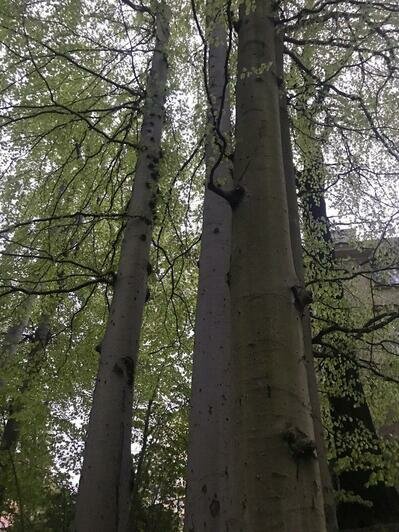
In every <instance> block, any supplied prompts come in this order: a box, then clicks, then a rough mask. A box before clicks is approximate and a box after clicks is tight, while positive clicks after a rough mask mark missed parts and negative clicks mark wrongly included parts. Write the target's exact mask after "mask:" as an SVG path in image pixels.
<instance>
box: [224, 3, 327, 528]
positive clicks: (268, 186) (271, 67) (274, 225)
mask: <svg viewBox="0 0 399 532" xmlns="http://www.w3.org/2000/svg"><path fill="white" fill-rule="evenodd" d="M274 16H275V13H274V12H273V8H272V2H271V1H269V0H267V1H265V0H256V1H255V2H253V7H252V8H251V7H248V6H247V10H246V9H245V7H244V6H242V7H241V9H240V19H239V25H238V83H237V126H236V151H235V157H234V161H235V162H234V178H235V185H236V186H241V187H243V189H244V196H243V198H242V200H241V202H240V203H239V205H238V206H237V207H236V209H235V210H234V211H233V224H232V258H231V309H232V368H233V386H234V399H235V404H234V417H235V420H234V421H235V426H234V460H233V462H232V463H233V465H234V467H233V481H232V486H233V489H234V498H235V503H236V505H237V506H238V508H239V509H240V514H241V515H240V519H239V522H237V523H235V525H234V527H232V529H231V530H233V531H234V532H235V531H242V532H243V531H245V532H248V531H251V532H265V531H268V532H271V531H276V532H277V531H278V532H281V531H282V530H286V531H294V530H295V532H323V531H325V530H326V526H325V517H324V510H323V498H322V493H321V482H320V474H319V467H318V464H317V458H316V457H315V456H314V447H313V444H312V442H313V441H314V434H313V423H312V418H311V409H310V404H309V395H308V386H307V376H306V367H305V362H304V353H303V336H302V319H301V314H302V312H303V307H302V302H301V300H300V299H298V298H297V297H296V295H295V290H294V289H293V288H294V287H295V286H298V285H299V284H300V281H299V279H298V276H297V274H296V271H295V265H294V260H293V256H292V246H291V238H290V226H289V215H288V207H287V197H286V188H285V176H284V167H283V155H282V146H281V131H280V113H279V89H278V80H277V76H276V53H275V27H274V22H273V18H274Z"/></svg>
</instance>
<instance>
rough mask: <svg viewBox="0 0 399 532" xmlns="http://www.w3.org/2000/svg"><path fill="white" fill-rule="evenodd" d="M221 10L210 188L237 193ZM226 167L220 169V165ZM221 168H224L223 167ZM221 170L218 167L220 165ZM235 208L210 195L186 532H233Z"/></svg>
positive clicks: (215, 39)
mask: <svg viewBox="0 0 399 532" xmlns="http://www.w3.org/2000/svg"><path fill="white" fill-rule="evenodd" d="M217 4H218V2H215V1H214V0H208V2H207V11H208V13H207V24H208V32H207V33H208V35H209V64H208V67H209V85H208V97H209V99H210V101H211V104H212V105H210V106H209V107H211V108H210V109H209V110H208V117H209V122H208V124H209V128H210V131H209V133H208V137H207V146H206V169H207V176H208V183H209V179H210V176H211V179H212V180H213V183H214V184H215V185H216V186H219V187H222V188H224V189H231V185H232V183H231V163H230V161H229V159H228V158H227V157H226V155H227V154H226V153H223V150H224V148H225V147H226V146H227V147H228V146H229V144H230V137H231V121H230V111H229V103H230V102H229V101H228V96H227V79H226V57H227V42H226V41H227V29H226V24H225V21H224V17H223V11H222V10H221V9H220V6H219V11H218V12H217V11H215V8H217ZM219 159H220V161H219ZM218 161H219V162H218ZM217 163H218V164H217ZM230 236H231V208H230V206H229V204H228V203H227V202H226V200H225V199H223V198H222V197H220V196H219V195H217V194H215V193H214V192H212V191H211V190H210V189H209V188H208V187H207V188H206V190H205V198H204V214H203V226H202V239H201V256H200V270H199V286H198V299H197V313H196V324H195V347H194V356H193V376H192V395H191V411H190V428H189V447H188V468H187V494H186V503H185V527H184V530H185V531H186V532H192V531H196V532H197V531H200V530H207V531H209V532H224V531H227V530H228V522H229V519H230V514H231V509H232V507H231V505H230V495H229V480H230V479H229V466H228V463H229V442H230V439H231V420H230V418H231V413H230V408H231V407H230V404H231V397H230V395H231V392H230V383H229V381H230V378H231V370H230V356H231V349H230V334H231V333H230V293H229V286H228V272H229V269H230Z"/></svg>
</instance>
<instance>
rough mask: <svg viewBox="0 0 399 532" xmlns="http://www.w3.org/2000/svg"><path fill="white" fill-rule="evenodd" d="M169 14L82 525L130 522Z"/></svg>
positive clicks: (96, 410)
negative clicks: (137, 374)
mask: <svg viewBox="0 0 399 532" xmlns="http://www.w3.org/2000/svg"><path fill="white" fill-rule="evenodd" d="M169 18H170V14H169V9H168V8H167V6H166V4H165V3H164V2H161V3H160V4H159V11H158V13H157V17H156V42H155V49H154V53H153V58H152V65H151V70H150V74H149V78H148V83H147V97H146V104H145V109H144V115H143V123H142V127H141V133H140V146H139V150H138V160H137V165H136V172H135V180H134V185H133V192H132V197H131V200H130V203H129V206H128V210H127V218H128V219H127V223H126V227H125V231H124V237H123V242H122V247H121V256H120V262H119V267H118V272H117V279H116V284H115V291H114V296H113V300H112V304H111V310H110V314H109V318H108V322H107V326H106V331H105V335H104V339H103V341H102V344H101V355H100V365H99V370H98V375H97V380H96V386H95V390H94V397H93V405H92V410H91V414H90V421H89V426H88V434H87V440H86V447H85V452H84V461H83V468H82V474H81V479H80V484H79V492H78V500H77V510H76V520H75V530H76V531H77V532H106V531H107V532H110V531H115V532H116V531H118V532H119V531H123V532H125V529H126V526H127V520H128V512H129V496H130V483H131V425H132V399H133V378H134V369H135V365H136V360H137V353H138V349H139V340H140V329H141V324H142V316H143V309H144V304H145V299H146V292H147V277H148V271H147V270H148V258H149V250H150V244H151V234H152V228H153V220H154V207H155V201H156V194H157V187H158V185H157V181H158V178H159V172H158V165H159V159H160V149H161V135H162V128H163V123H164V103H165V91H166V82H167V71H168V64H167V46H168V39H169Z"/></svg>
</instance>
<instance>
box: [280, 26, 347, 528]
mask: <svg viewBox="0 0 399 532" xmlns="http://www.w3.org/2000/svg"><path fill="white" fill-rule="evenodd" d="M283 45H284V40H283V34H282V33H277V35H276V55H277V58H276V62H277V75H278V78H279V84H280V123H281V144H282V150H283V160H284V173H285V183H286V190H287V204H288V212H289V225H290V236H291V245H292V254H293V259H294V265H295V271H296V275H297V277H298V279H299V283H300V287H301V289H305V271H304V265H303V255H302V239H301V230H300V218H299V208H298V199H297V191H296V180H295V168H294V162H293V154H292V145H291V135H290V121H289V115H288V108H287V98H286V93H285V90H284V68H283ZM302 327H303V341H304V356H305V362H306V373H307V380H308V389H309V398H310V404H311V408H312V418H313V427H314V434H315V444H316V452H317V456H318V459H319V467H320V477H321V483H322V488H323V499H324V513H325V517H326V527H327V531H328V532H337V531H338V522H337V514H336V507H335V498H334V489H333V485H332V481H331V475H330V470H329V467H328V461H327V449H326V445H325V441H324V429H323V424H322V420H321V408H320V398H319V391H318V383H317V378H316V372H315V364H314V358H313V345H312V329H311V322H310V314H309V308H308V306H306V307H304V309H303V312H302Z"/></svg>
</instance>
